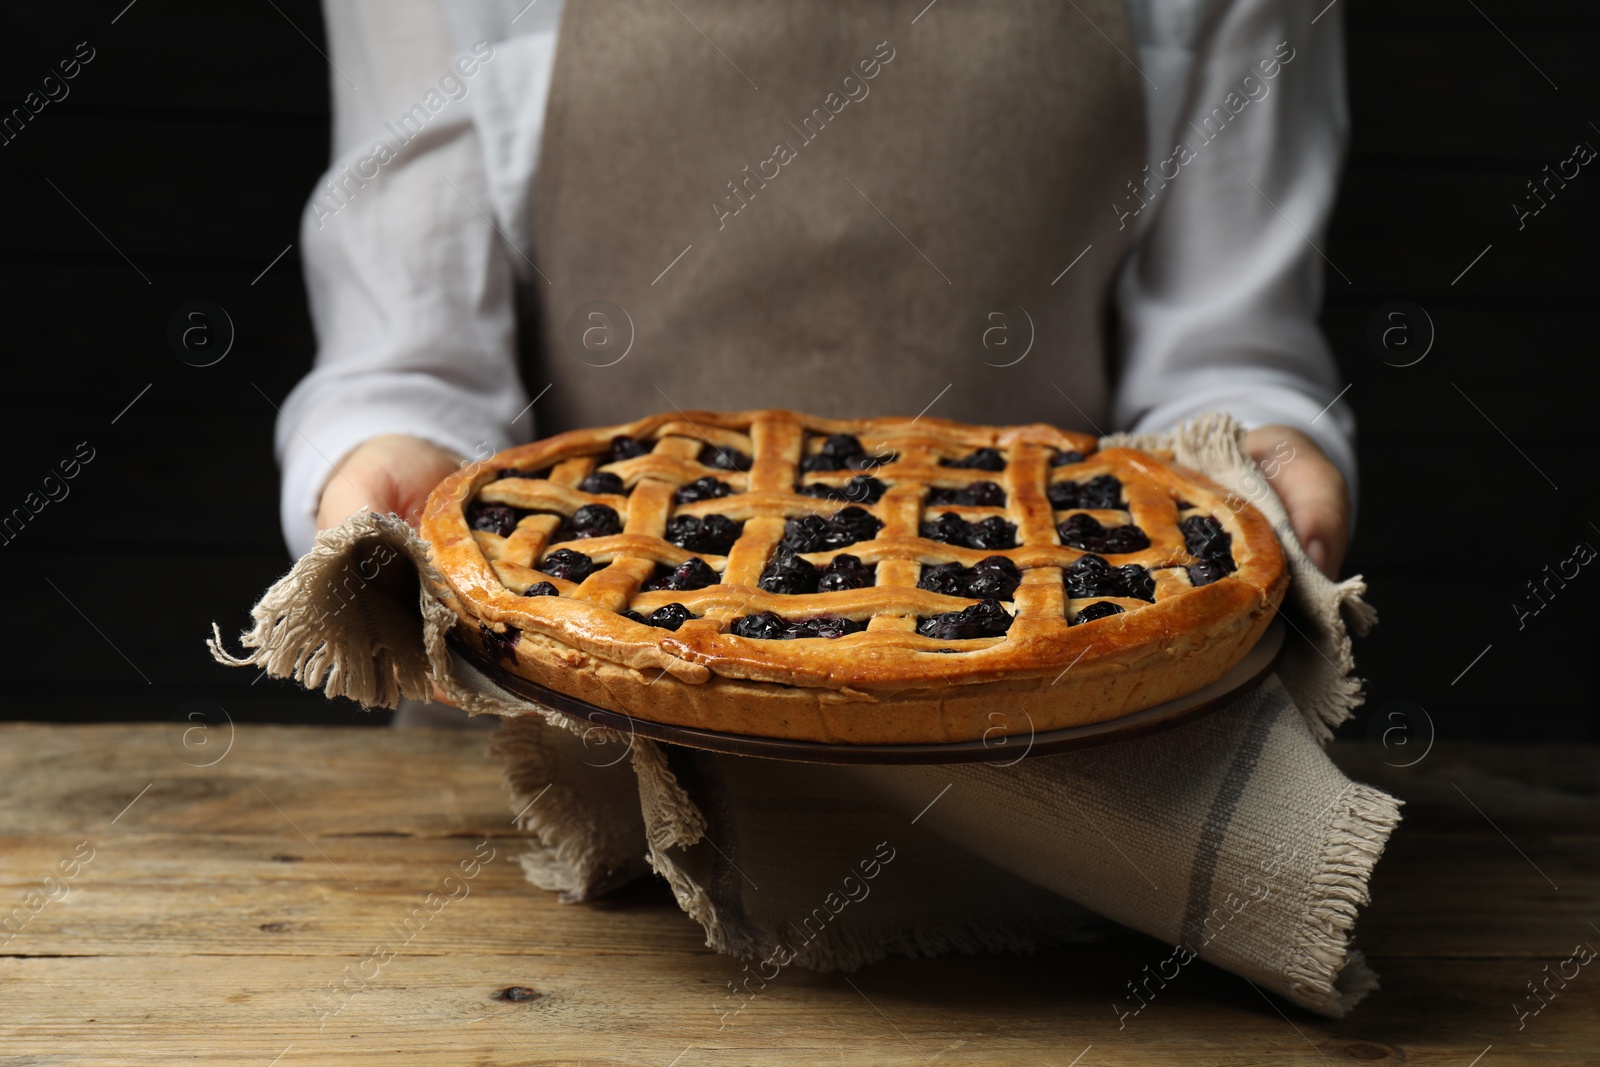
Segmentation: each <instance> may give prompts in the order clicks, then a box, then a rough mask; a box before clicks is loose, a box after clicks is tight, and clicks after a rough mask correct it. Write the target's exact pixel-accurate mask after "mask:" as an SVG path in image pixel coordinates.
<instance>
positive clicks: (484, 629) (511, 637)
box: [478, 622, 522, 663]
mask: <svg viewBox="0 0 1600 1067" xmlns="http://www.w3.org/2000/svg"><path fill="white" fill-rule="evenodd" d="M478 633H479V634H480V635H482V637H483V647H484V651H486V652H488V653H489V658H490V659H491V660H495V661H499V660H502V659H508V660H510V661H511V662H513V663H515V662H516V661H517V654H516V652H515V651H514V650H515V649H516V647H517V639H518V638H520V637H521V636H522V631H521V630H519V629H517V628H516V627H515V626H507V627H506V628H505V631H504V632H503V633H502V632H501V631H499V630H495V629H491V628H490V627H489V625H488V623H482V622H480V623H479V624H478Z"/></svg>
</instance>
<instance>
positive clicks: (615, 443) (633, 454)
mask: <svg viewBox="0 0 1600 1067" xmlns="http://www.w3.org/2000/svg"><path fill="white" fill-rule="evenodd" d="M648 451H650V450H649V449H648V448H646V447H645V446H644V443H643V442H641V441H636V440H634V439H633V438H632V437H627V436H625V435H623V434H618V435H617V436H615V437H613V438H612V439H611V460H610V462H612V463H621V462H622V461H623V460H625V459H637V458H639V457H640V456H642V455H644V454H645V453H646V452H648Z"/></svg>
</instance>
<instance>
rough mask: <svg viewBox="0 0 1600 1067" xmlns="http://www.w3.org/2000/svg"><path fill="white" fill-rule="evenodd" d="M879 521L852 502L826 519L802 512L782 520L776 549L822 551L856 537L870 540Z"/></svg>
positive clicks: (853, 539) (850, 541)
mask: <svg viewBox="0 0 1600 1067" xmlns="http://www.w3.org/2000/svg"><path fill="white" fill-rule="evenodd" d="M882 525H883V523H881V522H879V521H878V520H877V519H875V518H873V517H872V514H871V513H870V512H868V511H865V510H863V509H861V508H858V507H854V506H851V507H847V508H841V509H840V510H839V511H838V512H836V513H835V514H834V515H833V516H832V517H831V518H827V519H824V518H823V517H822V516H821V515H805V516H802V517H801V518H798V519H790V520H789V521H788V522H787V523H785V524H784V528H783V540H782V541H781V542H779V544H778V551H779V552H783V553H789V552H824V551H826V550H828V549H830V548H843V547H845V546H846V545H853V544H855V543H856V542H857V541H870V540H872V539H873V538H874V537H876V536H878V529H879V528H880V527H881V526H882Z"/></svg>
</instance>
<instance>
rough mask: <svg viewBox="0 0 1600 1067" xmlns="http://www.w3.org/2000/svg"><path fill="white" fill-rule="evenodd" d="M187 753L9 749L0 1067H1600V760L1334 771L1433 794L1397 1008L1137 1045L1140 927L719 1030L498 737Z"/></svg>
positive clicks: (65, 738) (766, 1005)
mask: <svg viewBox="0 0 1600 1067" xmlns="http://www.w3.org/2000/svg"><path fill="white" fill-rule="evenodd" d="M178 729H179V728H178V727H175V726H165V725H134V726H125V725H116V726H113V725H96V726H73V727H58V726H40V725H30V724H4V725H0V1065H13V1067H21V1065H23V1064H27V1065H29V1067H42V1065H49V1064H73V1065H88V1064H118V1065H124V1064H162V1065H166V1064H173V1063H178V1062H183V1063H198V1064H256V1065H259V1067H269V1065H272V1064H279V1065H282V1067H293V1065H296V1064H310V1063H334V1062H337V1063H340V1064H395V1065H410V1064H417V1065H420V1064H449V1065H452V1067H455V1065H465V1064H473V1065H502V1064H504V1065H510V1064H605V1063H621V1064H654V1065H659V1067H668V1065H677V1067H696V1065H699V1064H755V1063H759V1064H769V1063H770V1064H874V1065H877V1064H907V1065H915V1064H931V1063H939V1064H941V1065H951V1067H959V1065H963V1064H1046V1065H1054V1067H1069V1065H1074V1064H1075V1065H1077V1067H1099V1065H1106V1064H1154V1065H1162V1064H1181V1065H1183V1067H1203V1065H1207V1064H1328V1063H1346V1062H1353V1063H1364V1064H1370V1063H1410V1064H1451V1065H1455V1067H1474V1065H1477V1067H1503V1065H1510V1064H1584V1065H1592V1064H1596V1063H1600V964H1597V965H1595V966H1582V967H1579V969H1578V974H1577V976H1576V977H1572V978H1571V980H1570V981H1568V982H1567V983H1566V984H1565V987H1564V988H1563V986H1562V984H1561V982H1560V980H1559V979H1554V978H1548V976H1549V975H1551V974H1553V973H1555V972H1556V971H1557V970H1558V969H1564V970H1565V972H1566V973H1567V974H1568V975H1570V974H1571V972H1572V969H1573V968H1574V967H1577V966H1578V965H1577V964H1572V963H1568V964H1566V965H1565V967H1564V968H1562V961H1563V960H1567V959H1568V958H1569V957H1571V955H1572V953H1573V950H1574V946H1576V945H1579V944H1580V943H1587V944H1588V945H1592V946H1595V947H1596V948H1600V928H1597V926H1596V925H1595V924H1597V923H1600V851H1597V847H1596V846H1597V844H1600V750H1597V749H1595V748H1578V747H1572V746H1567V747H1564V748H1555V747H1531V746H1530V747H1492V746H1478V747H1457V748H1451V747H1449V746H1447V745H1444V744H1440V745H1439V746H1438V747H1437V748H1436V749H1435V750H1434V751H1432V752H1431V753H1430V754H1429V755H1428V757H1427V758H1426V759H1425V760H1424V761H1422V762H1421V763H1420V764H1418V765H1417V766H1415V767H1412V768H1409V769H1392V768H1389V767H1386V766H1384V765H1383V764H1381V763H1379V762H1377V761H1376V760H1375V759H1374V758H1373V755H1372V753H1371V752H1369V751H1368V748H1367V746H1366V745H1365V744H1361V743H1342V744H1340V745H1338V746H1336V758H1338V759H1339V761H1340V763H1341V765H1342V766H1344V767H1345V768H1346V769H1347V770H1348V771H1349V772H1350V773H1351V774H1352V775H1354V776H1356V777H1359V778H1363V779H1365V780H1367V781H1371V782H1374V783H1377V784H1379V785H1382V786H1384V787H1385V788H1388V789H1390V790H1391V791H1393V792H1395V793H1397V794H1399V795H1400V796H1401V797H1402V798H1404V799H1406V800H1407V801H1408V806H1407V808H1406V815H1407V819H1406V822H1405V823H1404V825H1402V827H1401V829H1400V831H1399V833H1398V835H1397V836H1396V838H1395V839H1394V841H1393V843H1392V845H1391V846H1390V849H1389V852H1388V854H1387V855H1385V856H1384V858H1383V860H1382V862H1381V863H1380V864H1379V867H1378V872H1377V875H1376V878H1375V880H1374V882H1373V887H1372V888H1373V896H1374V900H1373V903H1372V905H1371V907H1370V908H1369V909H1368V910H1367V912H1366V913H1365V915H1364V916H1363V918H1362V920H1361V924H1360V926H1359V928H1358V932H1357V933H1358V937H1357V940H1358V944H1359V945H1360V947H1362V948H1363V949H1364V950H1365V952H1366V953H1367V956H1368V958H1369V959H1370V960H1371V961H1372V963H1373V965H1374V966H1375V967H1376V968H1377V970H1378V971H1379V972H1380V973H1381V974H1382V977H1383V989H1382V990H1380V991H1379V992H1377V993H1374V994H1372V995H1371V997H1370V998H1369V999H1368V1000H1367V1001H1366V1002H1365V1003H1364V1004H1363V1005H1362V1006H1361V1007H1359V1008H1357V1009H1356V1011H1355V1012H1354V1013H1353V1014H1352V1015H1351V1017H1350V1018H1349V1019H1347V1020H1344V1021H1341V1022H1330V1021H1328V1020H1324V1019H1320V1018H1317V1017H1315V1016H1312V1015H1309V1014H1307V1013H1305V1012H1302V1011H1299V1010H1297V1009H1295V1008H1293V1007H1292V1006H1289V1005H1287V1004H1286V1003H1284V1002H1282V1001H1278V1000H1275V999H1268V998H1267V997H1265V996H1263V995H1261V994H1258V993H1257V992H1256V991H1255V990H1254V989H1253V988H1252V987H1251V986H1250V985H1248V984H1247V983H1245V982H1244V981H1242V980H1240V979H1237V978H1234V977H1233V976H1231V975H1228V974H1226V973H1223V972H1221V971H1218V970H1216V969H1214V968H1211V967H1208V966H1207V965H1204V964H1201V963H1196V964H1194V965H1193V966H1192V967H1190V968H1189V969H1186V970H1185V972H1184V975H1183V977H1182V980H1181V981H1174V982H1173V983H1172V984H1171V985H1170V986H1169V987H1168V988H1167V989H1166V990H1164V991H1162V992H1161V994H1160V996H1159V998H1157V999H1155V1000H1152V1001H1151V1003H1150V1005H1149V1006H1148V1007H1147V1008H1146V1010H1145V1011H1144V1012H1143V1013H1141V1014H1140V1015H1139V1016H1137V1017H1136V1018H1133V1019H1131V1020H1129V1022H1128V1025H1127V1026H1126V1028H1125V1029H1121V1030H1119V1029H1118V1027H1117V1021H1116V1017H1115V1015H1114V1014H1113V1012H1112V1008H1111V1004H1112V1001H1113V1000H1115V999H1116V998H1117V997H1118V994H1119V991H1120V990H1121V987H1122V984H1123V981H1124V980H1125V979H1126V977H1127V976H1129V975H1136V974H1137V973H1138V972H1139V970H1140V968H1141V967H1143V966H1144V964H1146V963H1148V962H1150V961H1151V960H1153V959H1156V958H1158V957H1159V956H1160V955H1161V954H1162V953H1163V952H1164V951H1165V950H1164V949H1163V947H1162V946H1160V945H1158V944H1156V943H1155V942H1154V941H1152V940H1150V939H1148V938H1144V937H1142V936H1140V935H1136V934H1132V933H1116V934H1113V935H1112V936H1111V937H1110V938H1109V939H1108V940H1107V941H1106V942H1105V943H1104V944H1099V945H1095V946H1090V947H1074V948H1068V949H1062V950H1058V951H1051V952H1046V953H1041V954H1039V955H1036V956H1032V957H1016V956H1004V957H981V956H980V957H962V958H952V959H942V960H934V961H905V960H896V961H891V962H887V963H883V964H879V965H875V966H872V967H869V968H867V969H865V970H863V971H861V972H859V973H857V974H855V975H852V976H851V977H850V979H849V980H848V981H847V980H846V979H845V978H844V977H842V976H840V975H818V974H812V973H807V972H800V971H797V970H793V969H791V970H790V971H786V972H785V973H784V974H783V975H782V976H781V977H780V978H779V979H777V980H775V981H773V982H772V983H771V984H770V985H769V986H768V987H767V989H766V990H765V991H764V992H763V993H761V994H760V995H759V996H758V997H757V998H756V999H755V1000H754V1001H753V1002H752V1003H751V1004H750V1006H749V1007H747V1008H746V1010H745V1011H744V1012H743V1013H742V1014H740V1015H739V1016H738V1017H737V1018H735V1019H733V1020H731V1024H730V1025H729V1026H728V1027H727V1028H725V1029H719V1028H718V1024H719V1018H718V1011H719V1008H720V1005H721V1002H722V999H723V997H722V990H723V987H724V983H726V982H727V981H728V980H730V979H732V978H733V977H735V975H736V974H738V972H739V970H740V968H739V966H738V965H736V964H735V963H734V962H733V961H732V960H731V959H729V958H727V957H723V956H719V955H717V954H715V953H713V952H712V951H710V950H709V949H707V948H705V947H704V944H703V937H702V934H701V931H700V929H699V927H698V926H696V925H695V924H694V923H693V922H691V921H690V920H689V919H688V918H687V917H686V916H684V915H683V914H682V913H680V912H679V911H678V909H677V908H676V906H675V905H674V904H673V903H672V901H671V899H670V897H669V895H668V894H667V893H666V892H665V891H664V890H663V889H662V888H661V886H660V885H659V883H654V882H646V883H642V884H640V885H638V886H636V887H634V888H631V889H629V890H626V891H624V892H623V893H622V894H620V895H618V896H616V897H614V898H612V899H609V900H607V901H605V902H602V903H599V904H591V905H563V904H560V903H558V902H557V901H556V899H555V898H554V896H553V895H552V894H549V893H546V892H544V891H542V890H540V889H537V888H535V887H534V886H532V885H530V884H529V883H528V882H526V881H525V880H524V879H523V876H522V871H521V869H520V867H519V866H518V864H517V861H516V856H517V854H518V852H519V850H520V847H521V846H520V842H519V837H520V836H521V835H520V834H519V833H518V832H517V831H516V830H514V829H513V827H512V825H511V812H510V809H509V808H508V805H507V799H506V794H505V792H504V789H503V788H502V786H501V783H500V780H499V774H498V767H497V766H496V764H495V763H494V762H493V761H491V760H490V759H488V758H487V757H486V756H485V754H484V747H485V739H484V735H482V734H480V733H476V732H471V733H468V732H435V731H391V730H363V729H349V728H346V729H332V728H301V727H263V726H253V727H240V728H239V729H237V731H235V732H234V733H233V736H232V738H231V747H229V748H227V749H226V753H225V755H222V757H221V758H220V759H219V760H217V762H215V763H214V764H212V765H211V766H205V767H196V766H191V765H190V764H192V763H198V762H206V760H207V759H210V758H211V757H210V756H208V757H206V759H201V758H198V757H197V756H196V755H194V754H193V748H194V745H193V741H194V738H192V737H191V738H190V739H189V740H190V744H189V746H188V747H186V746H185V744H184V742H183V739H182V738H181V737H179V736H178V735H177V734H176V733H175V732H174V731H176V730H178ZM225 731H226V727H222V728H217V732H216V734H215V744H214V745H213V746H212V747H211V748H210V749H209V751H210V752H211V753H212V754H213V755H215V754H218V753H222V752H223V751H224V748H223V746H224V744H225V743H226V742H227V741H228V738H227V737H226V736H225ZM186 761H187V762H186ZM482 842H487V844H482ZM491 850H492V851H491ZM475 856H477V857H478V858H480V859H484V858H485V857H487V859H486V862H483V863H482V865H481V868H480V869H479V871H478V874H477V876H476V877H475V878H474V879H472V880H471V881H470V883H465V884H466V885H467V886H468V887H469V891H468V893H467V895H465V896H462V895H461V892H462V891H461V889H460V888H459V885H460V884H462V883H451V886H452V888H450V889H448V890H447V889H444V888H441V886H442V885H443V884H444V879H445V878H446V877H447V876H448V875H450V874H451V873H452V872H456V871H458V870H459V867H460V864H461V863H462V861H470V860H472V859H473V858H474V857H475ZM430 892H438V893H440V894H444V893H446V892H451V893H453V894H454V895H455V897H456V899H455V900H452V901H449V902H448V903H446V904H444V905H443V906H440V905H439V904H437V903H435V904H434V908H435V909H436V910H435V911H428V910H427V909H424V910H423V911H422V912H421V913H420V914H423V915H426V916H428V919H427V922H426V923H425V924H423V923H421V922H415V921H414V922H413V923H412V925H411V926H410V927H404V928H405V929H407V930H411V931H413V933H412V934H411V937H410V941H409V943H408V944H406V946H405V947H404V949H403V950H402V951H400V952H398V953H397V954H395V955H394V956H393V958H389V959H384V958H383V957H382V956H379V957H374V956H373V955H372V951H373V948H374V947H375V946H377V945H378V944H380V943H389V944H394V943H397V942H398V941H399V940H400V937H399V935H398V934H397V932H396V931H397V929H400V928H402V927H403V926H404V923H405V921H406V919H407V918H408V916H411V915H413V909H416V908H418V907H419V906H421V905H422V904H423V901H424V900H425V898H426V896H427V894H428V893H430ZM8 919H9V926H7V925H6V921H7V920H8ZM1546 965H1548V966H1549V968H1550V970H1549V971H1546V970H1545V967H1546ZM347 967H348V968H350V970H349V971H346V968H347ZM347 974H349V975H357V976H358V977H355V978H352V979H350V980H349V981H348V982H347V983H346V986H347V988H349V989H350V990H353V992H350V993H349V994H347V995H344V996H335V995H334V994H333V993H332V992H330V990H331V989H333V988H334V985H335V983H337V982H339V981H340V980H341V979H344V978H345V977H346V975H347ZM1541 981H1544V982H1545V983H1546V984H1545V985H1543V986H1540V988H1541V989H1549V990H1552V991H1554V992H1553V994H1552V993H1545V994H1544V1000H1543V1001H1540V1002H1536V1001H1534V1000H1533V999H1532V997H1531V995H1530V993H1529V991H1528V988H1527V983H1529V982H1533V983H1536V984H1537V983H1539V982H1541ZM1538 1003H1542V1004H1543V1007H1542V1008H1540V1010H1539V1011H1538V1013H1537V1014H1529V1015H1527V1016H1525V1017H1522V1018H1521V1019H1520V1029H1519V1017H1518V1015H1517V1011H1516V1008H1515V1007H1514V1005H1516V1006H1520V1007H1521V1008H1522V1010H1523V1011H1530V1010H1531V1009H1532V1008H1533V1007H1534V1006H1536V1004H1538ZM335 1009H337V1010H335Z"/></svg>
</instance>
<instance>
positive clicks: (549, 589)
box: [522, 582, 561, 596]
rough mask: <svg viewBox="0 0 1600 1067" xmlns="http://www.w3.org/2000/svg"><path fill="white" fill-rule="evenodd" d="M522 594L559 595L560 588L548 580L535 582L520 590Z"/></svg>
mask: <svg viewBox="0 0 1600 1067" xmlns="http://www.w3.org/2000/svg"><path fill="white" fill-rule="evenodd" d="M522 595H523V596H560V595H561V590H559V589H557V588H556V587H555V586H553V585H551V584H550V583H549V582H535V583H533V584H532V585H530V586H528V588H526V589H524V590H523V591H522Z"/></svg>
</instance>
